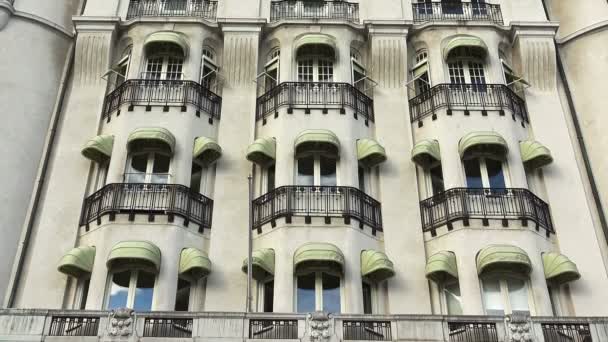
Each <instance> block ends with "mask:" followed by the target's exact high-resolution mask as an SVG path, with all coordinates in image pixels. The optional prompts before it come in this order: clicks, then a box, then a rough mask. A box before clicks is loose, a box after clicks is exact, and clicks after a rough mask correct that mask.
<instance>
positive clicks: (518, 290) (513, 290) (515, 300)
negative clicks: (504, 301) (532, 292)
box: [507, 278, 530, 312]
mask: <svg viewBox="0 0 608 342" xmlns="http://www.w3.org/2000/svg"><path fill="white" fill-rule="evenodd" d="M507 287H508V288H509V302H510V303H511V311H512V312H515V311H521V312H529V311H530V308H529V307H528V286H527V285H526V282H525V281H524V280H521V279H515V278H509V279H507Z"/></svg>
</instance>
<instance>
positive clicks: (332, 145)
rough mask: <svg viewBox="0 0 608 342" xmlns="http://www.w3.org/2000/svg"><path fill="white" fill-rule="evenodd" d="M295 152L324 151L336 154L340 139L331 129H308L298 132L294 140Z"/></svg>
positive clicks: (338, 149)
mask: <svg viewBox="0 0 608 342" xmlns="http://www.w3.org/2000/svg"><path fill="white" fill-rule="evenodd" d="M295 148H296V154H300V153H305V152H325V153H330V154H335V155H338V153H339V151H340V140H339V139H338V137H337V136H336V135H335V134H334V132H332V131H328V130H326V129H309V130H306V131H304V132H302V133H300V134H299V135H298V136H297V137H296V141H295Z"/></svg>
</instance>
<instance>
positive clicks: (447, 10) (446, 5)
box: [441, 0, 463, 14]
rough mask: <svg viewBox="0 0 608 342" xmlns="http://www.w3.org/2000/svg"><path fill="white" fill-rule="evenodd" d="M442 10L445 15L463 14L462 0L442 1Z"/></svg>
mask: <svg viewBox="0 0 608 342" xmlns="http://www.w3.org/2000/svg"><path fill="white" fill-rule="evenodd" d="M441 9H442V11H443V14H462V12H463V8H462V1H461V0H442V1H441Z"/></svg>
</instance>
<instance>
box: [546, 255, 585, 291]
mask: <svg viewBox="0 0 608 342" xmlns="http://www.w3.org/2000/svg"><path fill="white" fill-rule="evenodd" d="M543 266H544V268H545V278H546V279H547V280H548V281H552V282H556V283H559V284H563V283H567V282H571V281H574V280H578V279H579V278H580V277H581V274H580V273H578V268H577V267H576V264H575V263H573V262H572V261H570V259H568V257H566V256H565V255H562V254H559V253H555V252H550V253H543Z"/></svg>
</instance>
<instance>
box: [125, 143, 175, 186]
mask: <svg viewBox="0 0 608 342" xmlns="http://www.w3.org/2000/svg"><path fill="white" fill-rule="evenodd" d="M143 154H146V155H147V161H146V172H145V173H144V181H143V183H145V184H153V183H151V178H152V176H153V175H154V173H153V172H152V171H153V170H154V162H155V160H156V155H157V154H161V155H163V156H165V157H168V158H169V170H168V172H167V173H166V175H167V182H166V183H160V184H169V183H170V182H171V169H172V164H173V163H172V162H173V158H172V156H171V155H170V154H168V153H164V152H161V151H158V150H155V149H154V150H142V151H138V152H135V153H129V157H128V158H127V165H126V167H125V170H126V171H125V182H126V183H131V182H129V181H128V180H129V177H131V175H132V174H137V173H138V172H132V171H133V169H132V166H131V163H132V161H133V157H134V156H139V155H143ZM159 175H163V173H159ZM155 184H156V183H155Z"/></svg>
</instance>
